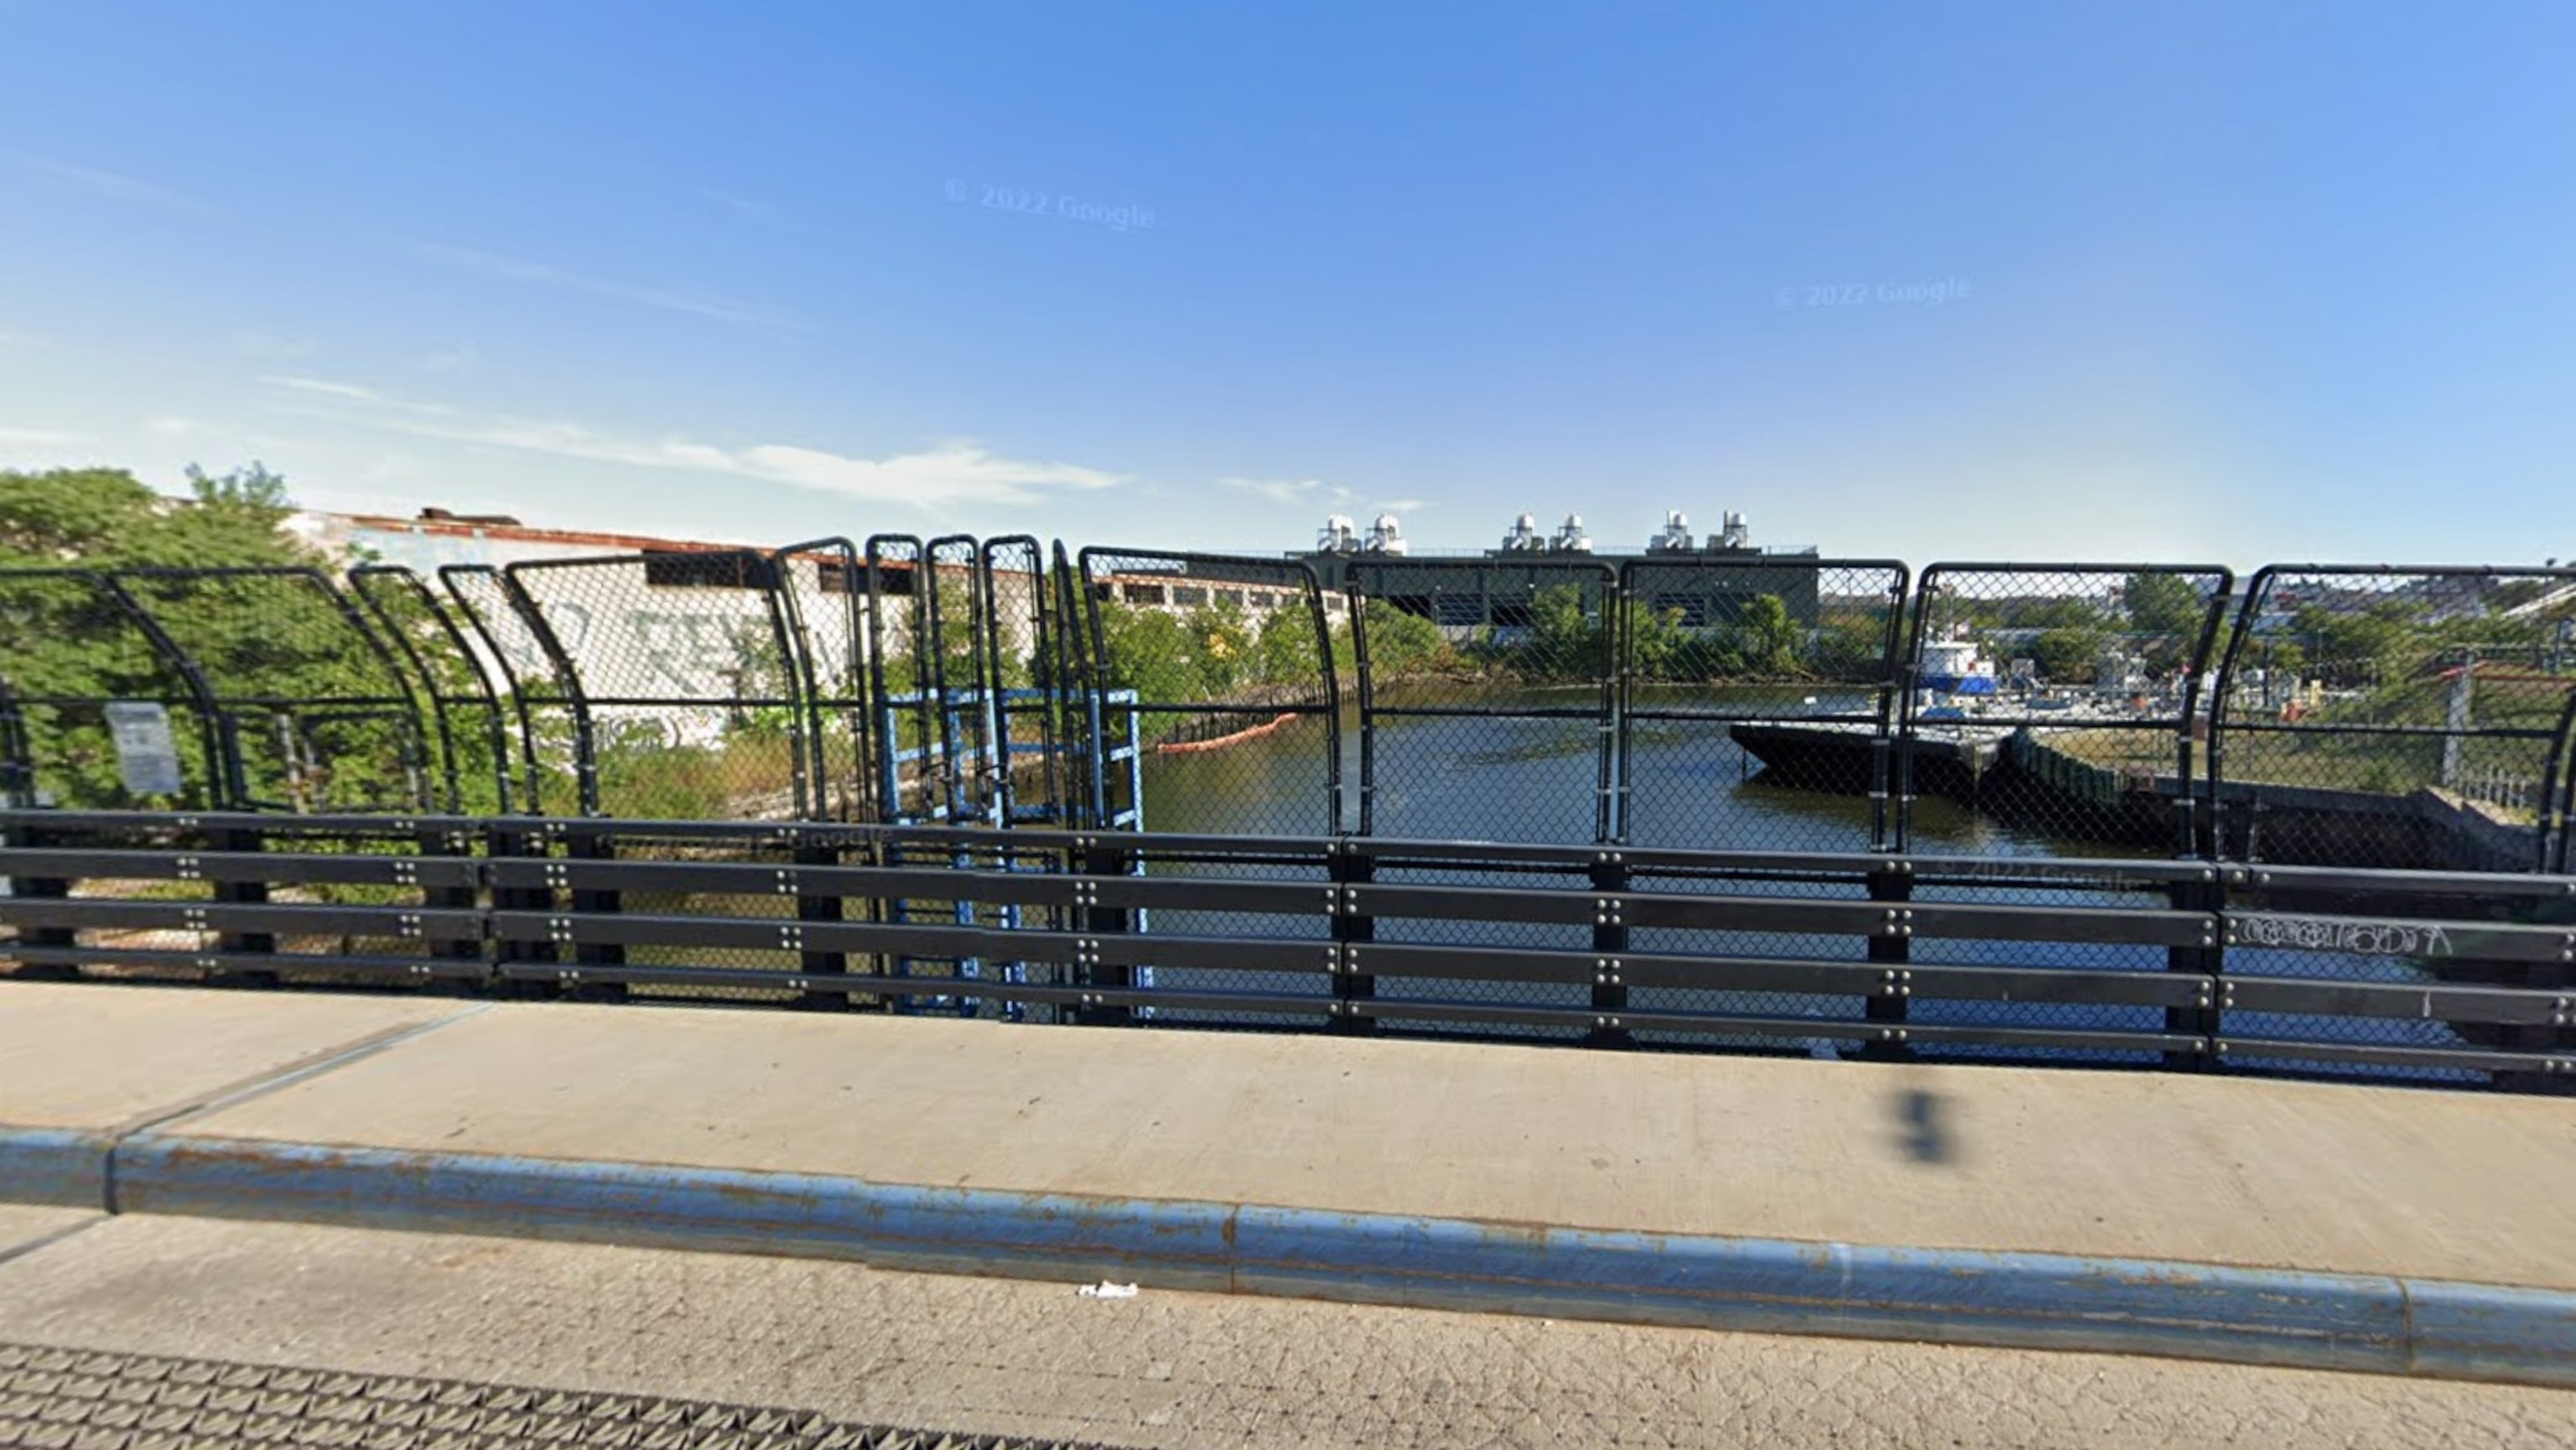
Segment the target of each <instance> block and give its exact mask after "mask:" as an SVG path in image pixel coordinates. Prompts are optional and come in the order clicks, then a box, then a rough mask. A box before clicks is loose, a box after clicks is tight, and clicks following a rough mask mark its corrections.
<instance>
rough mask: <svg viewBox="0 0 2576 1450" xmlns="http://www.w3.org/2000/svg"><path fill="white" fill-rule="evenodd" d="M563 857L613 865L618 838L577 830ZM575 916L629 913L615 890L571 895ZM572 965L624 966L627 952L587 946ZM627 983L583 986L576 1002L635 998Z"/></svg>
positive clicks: (579, 986)
mask: <svg viewBox="0 0 2576 1450" xmlns="http://www.w3.org/2000/svg"><path fill="white" fill-rule="evenodd" d="M564 846H565V851H564V854H565V855H567V856H570V857H571V858H572V859H574V860H576V861H614V860H616V859H617V838H616V837H615V836H612V835H610V834H609V833H608V832H606V831H604V830H576V831H574V832H573V833H572V836H571V838H570V839H569V840H567V841H566V842H565V843H564ZM572 909H573V914H574V915H576V916H615V915H617V914H618V913H620V912H622V911H624V910H625V909H626V903H625V893H624V892H621V891H616V890H597V889H589V890H581V889H577V890H575V891H574V892H573V893H572ZM573 961H574V963H575V964H576V965H579V966H584V967H613V966H623V965H624V964H625V962H626V948H625V947H623V946H618V945H615V944H602V943H596V942H584V943H581V944H579V945H576V946H575V947H574V948H573ZM632 995H633V992H632V990H631V989H630V988H629V987H628V986H627V984H626V983H624V982H589V981H585V982H581V983H579V984H577V985H576V986H575V987H574V989H573V992H572V996H573V998H574V1000H576V1001H582V1002H623V1001H625V1000H626V999H627V998H628V997H630V996H632Z"/></svg>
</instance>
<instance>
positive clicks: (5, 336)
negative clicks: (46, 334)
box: [0, 327, 45, 347]
mask: <svg viewBox="0 0 2576 1450" xmlns="http://www.w3.org/2000/svg"><path fill="white" fill-rule="evenodd" d="M44 345H45V340H44V339H43V338H41V337H38V336H36V335H35V334H34V333H32V332H11V331H10V330H9V329H7V328H5V327H0V347H43V346H44Z"/></svg>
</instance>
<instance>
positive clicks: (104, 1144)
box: [0, 1124, 116, 1209]
mask: <svg viewBox="0 0 2576 1450" xmlns="http://www.w3.org/2000/svg"><path fill="white" fill-rule="evenodd" d="M115 1147H116V1138H115V1135H113V1134H109V1133H85V1132H81V1131H79V1130H78V1129H74V1128H14V1127H10V1126H8V1125H6V1124H0V1203H31V1204H36V1205H39V1206H41V1207H45V1208H91V1209H101V1208H107V1207H109V1206H110V1205H109V1203H108V1175H109V1172H110V1169H109V1154H110V1153H111V1152H113V1151H114V1149H115Z"/></svg>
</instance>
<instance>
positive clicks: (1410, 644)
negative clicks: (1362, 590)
mask: <svg viewBox="0 0 2576 1450" xmlns="http://www.w3.org/2000/svg"><path fill="white" fill-rule="evenodd" d="M1361 619H1362V621H1363V622H1364V624H1365V626H1366V628H1367V629H1368V647H1369V672H1370V674H1371V675H1373V676H1374V677H1376V678H1377V679H1379V680H1393V679H1400V678H1403V677H1404V676H1407V675H1418V674H1423V673H1426V672H1429V671H1432V670H1437V669H1442V668H1446V667H1447V666H1449V665H1451V664H1453V663H1455V661H1456V657H1457V651H1455V650H1454V649H1452V648H1450V645H1449V641H1448V638H1447V637H1446V636H1444V635H1442V634H1441V633H1440V626H1438V625H1436V624H1434V623H1432V622H1431V621H1430V620H1428V619H1425V618H1423V617H1422V616H1421V615H1419V614H1413V613H1410V612H1408V611H1405V610H1402V609H1398V608H1396V607H1395V606H1394V605H1392V604H1389V603H1388V602H1387V601H1385V600H1383V599H1372V600H1370V601H1368V603H1367V605H1366V606H1365V607H1364V608H1363V610H1362V611H1361Z"/></svg>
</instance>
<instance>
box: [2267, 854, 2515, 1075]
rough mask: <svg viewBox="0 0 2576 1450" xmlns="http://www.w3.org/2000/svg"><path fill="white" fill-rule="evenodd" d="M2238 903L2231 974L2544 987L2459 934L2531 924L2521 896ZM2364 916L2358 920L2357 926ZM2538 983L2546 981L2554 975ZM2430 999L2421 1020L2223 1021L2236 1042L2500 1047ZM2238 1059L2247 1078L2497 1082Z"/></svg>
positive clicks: (2288, 898)
mask: <svg viewBox="0 0 2576 1450" xmlns="http://www.w3.org/2000/svg"><path fill="white" fill-rule="evenodd" d="M2231 905H2232V906H2233V908H2234V909H2235V914H2233V915H2232V916H2231V921H2230V928H2229V945H2228V947H2227V957H2226V963H2227V966H2226V970H2227V974H2228V975H2229V976H2231V977H2260V978H2276V979H2289V980H2294V981H2301V982H2316V983H2344V982H2377V983H2396V984H2400V985H2404V986H2410V987H2414V986H2420V987H2437V986H2442V985H2447V984H2453V983H2470V984H2488V985H2505V986H2523V985H2531V984H2534V981H2535V978H2534V975H2533V973H2534V968H2533V967H2531V966H2529V965H2526V964H2523V963H2519V962H2512V961H2498V960H2491V959H2487V958H2485V957H2482V956H2481V955H2480V952H2479V939H2478V934H2477V933H2476V932H2475V931H2474V930H2468V931H2463V930H2461V929H2460V922H2461V920H2462V919H2463V918H2464V917H2467V918H2476V917H2484V918H2487V919H2492V920H2497V921H2506V920H2525V921H2527V920H2530V919H2531V908H2530V906H2529V905H2528V904H2519V905H2518V904H2517V903H2516V900H2515V899H2513V898H2502V899H2497V900H2493V901H2487V902H2483V903H2480V902H2476V901H2464V900H2462V899H2461V898H2458V897H2438V898H2419V897H2410V896H2407V895H2403V894H2397V893H2387V894H2372V895H2355V894H2352V893H2349V892H2337V891H2315V890H2306V891H2303V890H2298V889H2275V890H2271V891H2256V892H2247V893H2240V894H2239V895H2238V896H2237V897H2236V898H2235V900H2234V901H2233V902H2232V903H2231ZM2481 908H2483V909H2481ZM2541 911H2542V912H2543V913H2544V914H2556V915H2561V916H2563V915H2564V914H2565V909H2564V908H2563V907H2556V906H2543V907H2542V908H2541ZM2354 913H2359V914H2360V915H2359V916H2358V917H2356V916H2354V915H2352V914H2354ZM2538 970H2539V971H2540V972H2541V973H2543V974H2546V973H2548V972H2549V970H2550V969H2549V968H2547V967H2546V966H2543V967H2541V968H2539V969H2538ZM2539 980H2546V976H2545V975H2544V976H2542V977H2541V978H2540V979H2539ZM2425 1000H2426V1003H2427V1007H2428V1012H2427V1013H2426V1014H2424V1015H2416V1016H2365V1015H2359V1014H2353V1015H2326V1014H2321V1013H2292V1012H2257V1011H2252V1010H2248V1009H2244V1008H2235V1007H2231V1008H2229V1009H2228V1010H2227V1012H2226V1014H2225V1016H2224V1018H2223V1019H2222V1021H2223V1030H2224V1031H2225V1033H2226V1035H2227V1036H2228V1037H2230V1038H2232V1039H2233V1038H2268V1039H2273V1040H2277V1041H2286V1042H2311V1043H2328V1044H2346V1045H2362V1046H2375V1047H2397V1048H2415V1049H2424V1050H2434V1051H2445V1050H2447V1051H2459V1050H2466V1049H2473V1048H2480V1047H2494V1046H2497V1045H2498V1044H2499V1041H2500V1035H2499V1031H2498V1029H2497V1028H2496V1027H2495V1026H2494V1025H2492V1024H2488V1023H2477V1022H2453V1021H2449V1020H2445V1019H2443V1018H2440V1017H2436V1016H2432V1015H2430V1014H2429V1006H2430V1003H2431V1001H2432V1000H2433V999H2432V998H2430V997H2429V996H2428V997H2427V998H2426V999H2425ZM2228 1062H2229V1064H2230V1065H2231V1066H2233V1067H2238V1068H2246V1069H2268V1070H2274V1071H2283V1072H2292V1073H2300V1074H2322V1075H2326V1076H2351V1075H2359V1076H2367V1077H2389V1076H2395V1077H2399V1078H2406V1079H2414V1080H2419V1081H2427V1082H2454V1083H2483V1082H2486V1081H2487V1080H2488V1076H2489V1075H2488V1074H2487V1073H2486V1072H2483V1071H2480V1070H2478V1069H2474V1068H2452V1067H2422V1066H2402V1065H2390V1064H2385V1063H2371V1064H2361V1063H2336V1062H2327V1061H2319V1060H2316V1059H2313V1058H2305V1057H2266V1056H2264V1055H2262V1054H2261V1053H2260V1052H2259V1051H2256V1050H2252V1049H2249V1048H2247V1047H2244V1046H2242V1045H2239V1046H2235V1047H2232V1048H2231V1050H2230V1052H2229V1054H2228Z"/></svg>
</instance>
